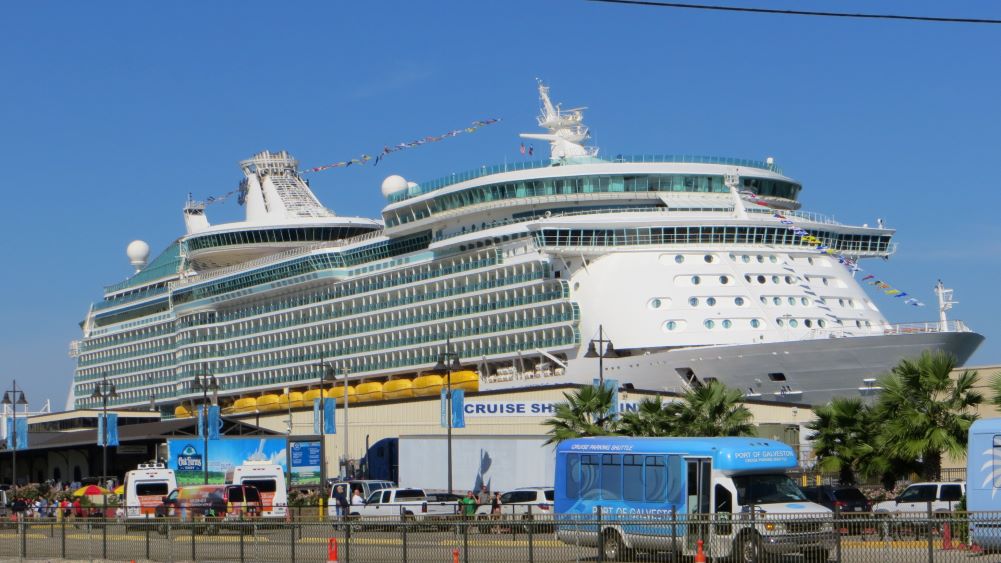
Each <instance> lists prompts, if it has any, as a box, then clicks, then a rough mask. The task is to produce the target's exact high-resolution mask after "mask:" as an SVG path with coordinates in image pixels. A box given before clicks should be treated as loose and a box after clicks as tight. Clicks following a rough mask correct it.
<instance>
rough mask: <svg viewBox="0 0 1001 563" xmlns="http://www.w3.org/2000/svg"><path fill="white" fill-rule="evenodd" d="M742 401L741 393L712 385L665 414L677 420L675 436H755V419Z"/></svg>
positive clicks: (687, 395) (695, 390)
mask: <svg viewBox="0 0 1001 563" xmlns="http://www.w3.org/2000/svg"><path fill="white" fill-rule="evenodd" d="M741 399H743V395H742V394H741V392H740V391H738V390H736V389H730V388H728V387H727V386H726V385H723V384H722V383H720V382H718V381H710V382H708V383H706V384H705V385H701V386H699V387H695V388H693V389H690V390H689V391H688V392H686V393H685V395H684V396H683V397H682V400H681V401H679V402H676V403H669V404H667V405H665V406H664V410H665V411H666V414H667V416H670V417H672V419H673V420H674V424H675V432H674V434H675V435H676V436H707V437H712V436H754V435H755V431H754V424H753V420H754V416H753V415H752V414H751V411H749V410H748V409H747V407H745V406H744V405H743V404H741Z"/></svg>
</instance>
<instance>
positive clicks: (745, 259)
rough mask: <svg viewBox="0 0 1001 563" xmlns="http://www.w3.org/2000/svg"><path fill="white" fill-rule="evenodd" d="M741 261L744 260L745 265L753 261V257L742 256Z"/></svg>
mask: <svg viewBox="0 0 1001 563" xmlns="http://www.w3.org/2000/svg"><path fill="white" fill-rule="evenodd" d="M740 259H741V260H743V261H744V263H745V264H746V263H748V262H750V261H751V257H750V256H748V255H746V254H745V255H743V256H741V257H740Z"/></svg>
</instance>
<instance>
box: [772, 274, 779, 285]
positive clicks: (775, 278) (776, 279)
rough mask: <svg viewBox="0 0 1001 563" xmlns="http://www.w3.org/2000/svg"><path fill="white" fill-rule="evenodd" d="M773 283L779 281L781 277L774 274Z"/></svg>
mask: <svg viewBox="0 0 1001 563" xmlns="http://www.w3.org/2000/svg"><path fill="white" fill-rule="evenodd" d="M772 283H774V284H777V283H779V277H778V276H772Z"/></svg>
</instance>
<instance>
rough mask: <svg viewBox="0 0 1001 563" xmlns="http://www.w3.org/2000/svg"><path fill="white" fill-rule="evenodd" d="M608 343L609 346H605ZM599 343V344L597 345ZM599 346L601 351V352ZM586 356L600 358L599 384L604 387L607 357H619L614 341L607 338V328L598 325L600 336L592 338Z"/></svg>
mask: <svg viewBox="0 0 1001 563" xmlns="http://www.w3.org/2000/svg"><path fill="white" fill-rule="evenodd" d="M604 344H608V346H604ZM595 345H597V346H595ZM599 348H600V349H601V352H600V353H599V351H598V350H599ZM584 357H585V358H598V386H599V387H601V388H602V389H604V388H605V364H604V361H603V360H604V359H605V358H618V357H619V353H618V352H616V351H615V348H613V347H612V341H611V340H609V339H607V338H605V329H604V327H602V326H601V325H598V338H592V339H591V341H590V342H588V344H587V352H585V353H584Z"/></svg>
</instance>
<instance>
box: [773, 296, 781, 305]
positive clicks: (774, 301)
mask: <svg viewBox="0 0 1001 563" xmlns="http://www.w3.org/2000/svg"><path fill="white" fill-rule="evenodd" d="M772 303H774V304H775V305H781V304H782V298H781V297H772Z"/></svg>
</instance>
